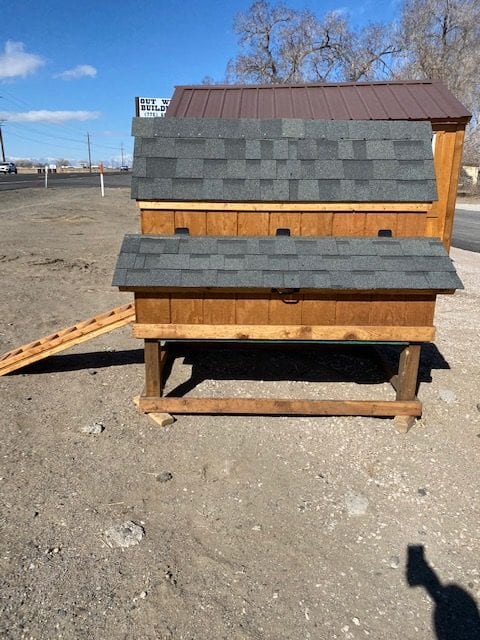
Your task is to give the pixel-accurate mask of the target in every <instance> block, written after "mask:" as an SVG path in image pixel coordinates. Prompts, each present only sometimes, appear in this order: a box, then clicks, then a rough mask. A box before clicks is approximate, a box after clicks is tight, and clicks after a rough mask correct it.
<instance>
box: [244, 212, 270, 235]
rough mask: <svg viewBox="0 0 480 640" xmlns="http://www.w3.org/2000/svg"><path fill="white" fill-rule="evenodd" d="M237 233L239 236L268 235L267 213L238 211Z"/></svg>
mask: <svg viewBox="0 0 480 640" xmlns="http://www.w3.org/2000/svg"><path fill="white" fill-rule="evenodd" d="M237 219H238V223H237V229H238V235H239V236H268V229H269V214H268V213H266V212H263V213H252V212H248V213H246V212H244V211H239V212H238V217H237Z"/></svg>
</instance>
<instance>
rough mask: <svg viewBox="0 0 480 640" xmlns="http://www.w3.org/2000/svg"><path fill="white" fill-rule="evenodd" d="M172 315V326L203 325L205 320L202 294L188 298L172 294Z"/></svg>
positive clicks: (179, 294)
mask: <svg viewBox="0 0 480 640" xmlns="http://www.w3.org/2000/svg"><path fill="white" fill-rule="evenodd" d="M170 315H171V322H172V324H201V323H202V320H203V296H202V294H201V293H199V294H198V295H197V296H196V297H187V296H185V295H184V294H181V293H172V295H171V298H170ZM187 318H188V319H187Z"/></svg>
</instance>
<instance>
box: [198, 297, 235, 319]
mask: <svg viewBox="0 0 480 640" xmlns="http://www.w3.org/2000/svg"><path fill="white" fill-rule="evenodd" d="M235 302H236V301H235V294H230V295H228V294H225V295H222V294H218V295H217V294H209V295H208V297H207V296H206V297H205V298H204V300H203V322H204V323H205V324H235Z"/></svg>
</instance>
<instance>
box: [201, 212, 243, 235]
mask: <svg viewBox="0 0 480 640" xmlns="http://www.w3.org/2000/svg"><path fill="white" fill-rule="evenodd" d="M206 215H207V223H206V224H207V228H206V233H207V236H236V235H237V233H238V225H237V218H238V216H237V212H236V211H231V212H230V211H229V212H228V213H223V212H219V211H207V214H206Z"/></svg>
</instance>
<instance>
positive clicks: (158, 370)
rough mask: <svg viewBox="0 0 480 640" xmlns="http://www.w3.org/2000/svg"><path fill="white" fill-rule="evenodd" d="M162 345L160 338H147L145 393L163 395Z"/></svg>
mask: <svg viewBox="0 0 480 640" xmlns="http://www.w3.org/2000/svg"><path fill="white" fill-rule="evenodd" d="M163 363H164V357H163V356H162V347H161V344H160V342H159V341H158V340H149V339H148V340H145V394H146V395H147V396H161V395H162V390H163V384H162V378H163V377H162V365H163Z"/></svg>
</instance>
